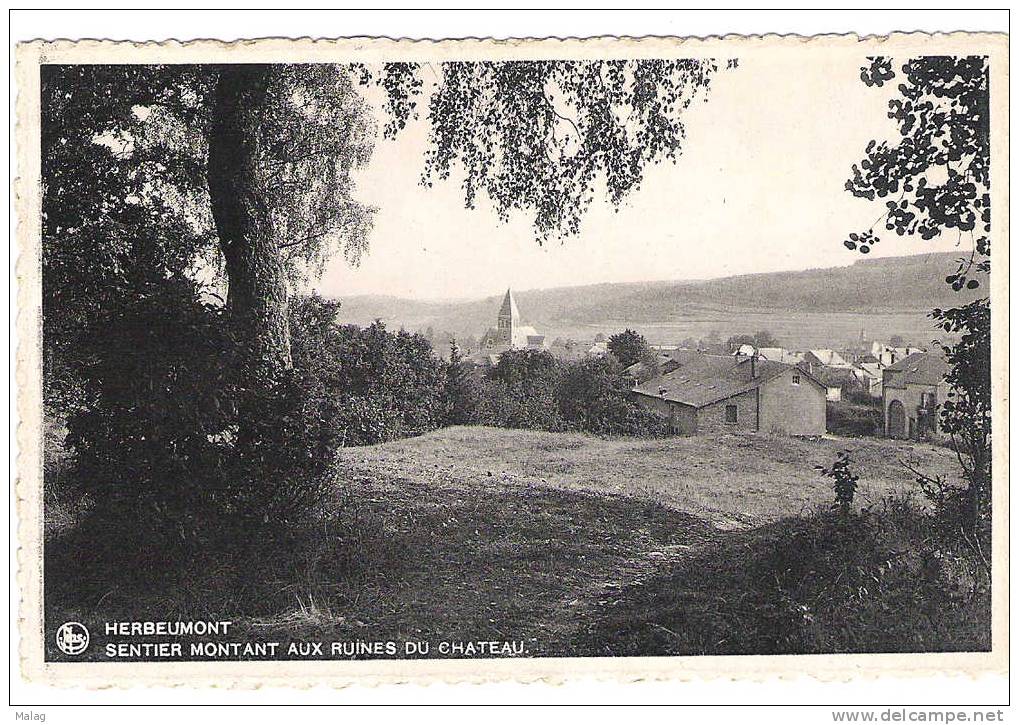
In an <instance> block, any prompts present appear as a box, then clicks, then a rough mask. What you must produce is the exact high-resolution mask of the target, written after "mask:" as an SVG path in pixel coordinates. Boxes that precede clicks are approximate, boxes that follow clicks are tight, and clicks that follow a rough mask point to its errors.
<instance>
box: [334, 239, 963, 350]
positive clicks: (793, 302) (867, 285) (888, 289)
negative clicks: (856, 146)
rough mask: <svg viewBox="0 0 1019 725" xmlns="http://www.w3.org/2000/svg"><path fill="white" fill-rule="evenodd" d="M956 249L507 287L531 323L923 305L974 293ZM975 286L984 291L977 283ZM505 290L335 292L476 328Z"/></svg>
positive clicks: (364, 319)
mask: <svg viewBox="0 0 1019 725" xmlns="http://www.w3.org/2000/svg"><path fill="white" fill-rule="evenodd" d="M959 256H960V255H959V254H958V253H955V252H949V253H943V254H918V255H913V256H908V257H885V258H877V259H861V260H858V261H857V262H856V263H854V264H852V265H849V266H847V267H831V268H827V269H809V270H804V271H801V272H770V273H765V274H748V275H741V276H738V277H723V278H720V279H711V280H703V281H695V282H683V281H677V282H637V283H620V284H598V285H586V286H581V287H557V288H553V289H544V290H523V291H518V290H514V294H515V295H516V298H517V302H518V303H519V305H520V309H521V314H522V315H523V317H524V318H525V319H526V321H527V322H529V323H532V324H561V323H568V324H600V323H603V322H606V321H620V320H622V321H630V322H634V323H649V322H667V321H673V320H675V319H677V318H682V317H683V316H685V315H689V314H694V315H697V314H700V312H702V311H703V310H704V309H711V310H719V311H721V310H729V311H763V310H768V311H781V310H788V311H800V312H802V311H806V310H811V311H817V312H856V313H889V312H916V311H923V312H926V311H928V310H930V309H932V308H934V307H939V306H941V307H944V306H951V305H956V304H959V303H960V302H963V301H970V300H971V299H975V298H976V297H977V296H979V295H978V294H974V293H969V294H968V295H966V294H963V293H955V292H953V291H952V290H951V288H950V287H949V286H948V285H946V284H945V279H944V278H945V275H947V274H949V273H951V272H952V271H954V270H955V261H956V260H957V259H958V258H959ZM977 292H983V290H978V291H977ZM504 293H505V290H504V289H497V290H493V294H492V296H491V297H486V298H484V299H480V300H468V301H452V302H421V301H416V300H407V299H401V298H398V297H389V296H385V295H362V296H354V297H348V298H341V301H342V303H343V306H342V309H341V311H340V318H341V320H342V321H344V322H354V323H358V324H366V323H368V322H371V321H372V320H374V319H377V318H380V319H382V320H385V321H387V322H389V323H391V324H394V325H403V326H405V327H407V328H408V329H411V328H413V329H417V328H418V327H421V326H427V325H432V326H433V327H435V328H436V329H447V330H450V331H453V332H466V331H470V332H475V331H479V328H484V327H485V326H487V325H490V324H492V323H493V321H494V317H495V313H496V311H497V309H498V307H499V303H500V302H501V300H502V295H503V294H504Z"/></svg>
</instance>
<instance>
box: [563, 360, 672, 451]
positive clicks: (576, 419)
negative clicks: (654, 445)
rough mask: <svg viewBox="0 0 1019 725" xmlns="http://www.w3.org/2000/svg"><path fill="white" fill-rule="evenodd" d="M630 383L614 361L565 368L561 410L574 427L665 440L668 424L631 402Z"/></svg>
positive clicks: (590, 362)
mask: <svg viewBox="0 0 1019 725" xmlns="http://www.w3.org/2000/svg"><path fill="white" fill-rule="evenodd" d="M630 389H631V383H630V379H629V378H628V377H627V376H626V375H624V374H623V370H622V366H621V364H620V363H618V362H616V361H615V360H613V359H612V358H609V357H604V358H592V359H589V360H582V361H580V362H575V363H567V364H565V365H564V370H563V374H562V382H561V384H560V386H559V409H560V412H561V414H562V417H563V418H564V419H565V420H566V421H568V423H569V424H570V426H571V427H573V428H575V429H577V430H584V431H588V432H591V433H598V434H603V435H630V436H645V437H651V436H664V435H666V434H667V433H668V421H667V420H666V419H665V418H664V417H663V416H661V415H659V414H657V413H655V412H653V411H650V410H647V409H645V408H643V407H641V406H639V405H637V404H636V403H635V402H633V400H631V399H630Z"/></svg>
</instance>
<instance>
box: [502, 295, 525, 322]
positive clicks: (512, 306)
mask: <svg viewBox="0 0 1019 725" xmlns="http://www.w3.org/2000/svg"><path fill="white" fill-rule="evenodd" d="M499 317H509V318H511V319H513V320H519V319H520V310H518V309H517V301H516V300H515V299H513V291H512V290H506V296H505V297H503V298H502V307H501V308H500V309H499Z"/></svg>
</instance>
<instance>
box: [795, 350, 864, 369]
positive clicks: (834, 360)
mask: <svg viewBox="0 0 1019 725" xmlns="http://www.w3.org/2000/svg"><path fill="white" fill-rule="evenodd" d="M803 362H805V363H807V365H809V366H810V368H809V369H811V370H813V368H814V367H815V366H823V367H826V368H842V369H848V368H851V367H852V365H851V364H850V363H849V361H847V360H846V359H845V358H844V357H842V356H841V355H839V354H838V353H837V352H835V351H834V350H829V349H827V348H821V349H817V350H807V351H806V352H805V353H803Z"/></svg>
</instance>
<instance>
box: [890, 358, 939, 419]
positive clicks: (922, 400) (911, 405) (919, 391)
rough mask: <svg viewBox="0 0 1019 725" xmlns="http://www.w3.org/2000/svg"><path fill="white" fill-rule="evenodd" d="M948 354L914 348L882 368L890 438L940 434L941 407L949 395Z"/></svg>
mask: <svg viewBox="0 0 1019 725" xmlns="http://www.w3.org/2000/svg"><path fill="white" fill-rule="evenodd" d="M948 371H949V366H948V363H947V362H946V361H945V358H944V356H942V355H940V354H938V353H933V352H914V353H912V354H911V355H907V356H906V357H905V358H903V359H902V360H899V362H897V363H895V364H894V365H889V366H888V367H886V368H885V369H884V370H883V371H882V375H883V376H884V377H883V380H882V381H881V398H882V403H883V405H884V415H885V435H886V436H888V437H889V438H914V439H923V438H940V437H942V436H943V433H942V431H941V428H940V425H939V423H940V422H939V420H938V408H939V406H940V405H941V404H942V403H944V402H945V399H946V398H947V396H948V392H949V385H948V382H947V381H946V380H945V376H946V375H947V374H948Z"/></svg>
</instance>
